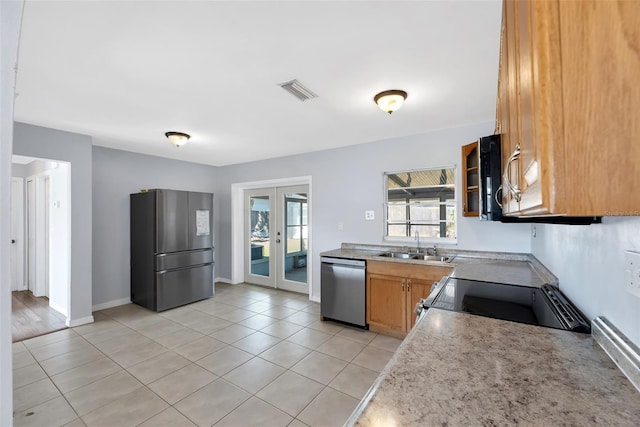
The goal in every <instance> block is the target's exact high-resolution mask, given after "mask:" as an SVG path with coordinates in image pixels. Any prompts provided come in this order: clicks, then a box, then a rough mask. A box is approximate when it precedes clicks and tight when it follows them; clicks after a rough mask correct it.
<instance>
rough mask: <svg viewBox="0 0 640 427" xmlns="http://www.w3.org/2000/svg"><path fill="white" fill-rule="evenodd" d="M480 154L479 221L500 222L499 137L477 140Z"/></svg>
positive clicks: (500, 163)
mask: <svg viewBox="0 0 640 427" xmlns="http://www.w3.org/2000/svg"><path fill="white" fill-rule="evenodd" d="M478 152H479V153H480V168H479V175H480V180H479V181H480V182H479V183H478V184H479V188H480V208H479V210H480V219H482V220H487V221H501V220H502V218H503V217H502V205H501V201H502V189H501V183H502V154H501V153H502V151H501V150H500V135H491V136H485V137H483V138H480V139H479V140H478Z"/></svg>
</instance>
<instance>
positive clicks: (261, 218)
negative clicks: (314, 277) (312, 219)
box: [244, 185, 310, 294]
mask: <svg viewBox="0 0 640 427" xmlns="http://www.w3.org/2000/svg"><path fill="white" fill-rule="evenodd" d="M244 218H245V221H244V225H245V243H244V244H245V250H244V255H245V256H244V260H245V262H244V264H245V279H244V280H245V282H248V283H253V284H258V285H263V286H269V287H273V288H278V289H284V290H288V291H293V292H298V293H304V294H308V293H309V267H308V263H307V257H308V251H309V235H310V233H309V231H310V223H309V186H308V185H297V186H282V187H271V188H259V189H248V190H245V192H244Z"/></svg>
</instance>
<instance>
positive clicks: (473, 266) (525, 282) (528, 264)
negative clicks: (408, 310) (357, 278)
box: [320, 243, 558, 287]
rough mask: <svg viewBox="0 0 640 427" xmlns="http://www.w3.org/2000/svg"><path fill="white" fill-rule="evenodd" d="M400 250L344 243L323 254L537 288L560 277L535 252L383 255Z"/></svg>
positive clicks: (443, 250) (456, 252)
mask: <svg viewBox="0 0 640 427" xmlns="http://www.w3.org/2000/svg"><path fill="white" fill-rule="evenodd" d="M400 249H401V248H400V247H397V246H396V247H394V246H379V245H360V244H355V243H343V244H342V247H341V248H340V249H334V250H331V251H327V252H323V253H321V254H320V256H322V257H333V258H347V259H360V260H365V261H380V262H397V263H403V264H423V265H439V266H442V265H445V266H451V267H453V268H454V271H453V273H452V276H453V277H457V278H460V279H469V280H480V281H483V282H495V283H505V284H510V285H519V286H533V287H541V286H542V285H544V284H547V283H550V284H557V283H558V279H557V278H556V277H555V276H554V275H553V274H552V273H551V272H550V271H549V270H547V268H546V267H545V266H544V265H542V264H541V263H540V262H539V261H538V260H537V259H536V258H535V257H534V256H533V255H531V254H518V253H505V252H479V251H460V250H451V249H440V250H439V253H441V254H446V255H451V256H453V257H454V258H453V260H452V261H451V262H449V263H442V262H437V261H421V260H414V259H401V258H389V257H383V256H380V254H382V253H384V252H390V251H394V250H400Z"/></svg>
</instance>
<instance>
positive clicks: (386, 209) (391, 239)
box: [382, 164, 459, 247]
mask: <svg viewBox="0 0 640 427" xmlns="http://www.w3.org/2000/svg"><path fill="white" fill-rule="evenodd" d="M442 169H453V176H454V180H455V182H454V185H453V189H454V190H453V197H454V199H453V206H454V209H455V215H454V232H455V236H456V237H455V238H453V237H427V236H424V237H423V236H420V243H421V246H422V247H424V245H422V243H431V244H438V243H440V244H457V243H458V237H457V236H458V222H459V218H458V217H459V215H458V211H459V206H458V202H459V201H458V196H459V195H458V166H457V165H455V164H453V165H444V166H436V167H428V168H419V169H403V170H397V171H386V172H383V174H382V188H383V193H384V202H383V207H382V210H383V221H382V239H383V241H388V242H402V243H405V242H415V241H416V238H415V236H388V235H387V230H388V229H389V188H388V186H387V183H388V182H389V178H388V176H389V175H394V174H400V173H411V172H420V171H432V170H442ZM445 211H446V208H445ZM445 220H446V219H445ZM410 221H411V219H409V224H410V223H411V222H410ZM392 225H395V224H392Z"/></svg>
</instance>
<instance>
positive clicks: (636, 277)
mask: <svg viewBox="0 0 640 427" xmlns="http://www.w3.org/2000/svg"><path fill="white" fill-rule="evenodd" d="M624 287H625V289H626V290H627V292H629V293H630V294H633V295H635V296H637V297H640V253H638V252H633V251H626V252H625V254H624Z"/></svg>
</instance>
